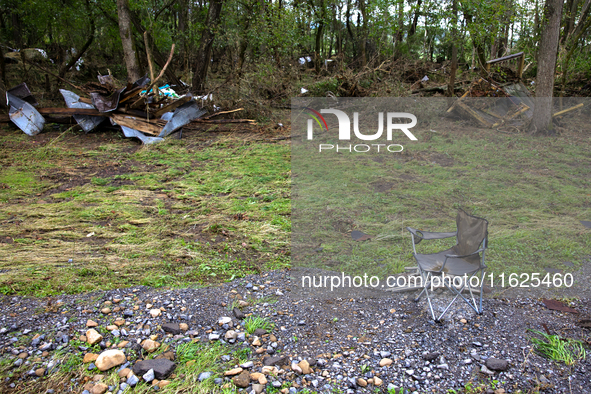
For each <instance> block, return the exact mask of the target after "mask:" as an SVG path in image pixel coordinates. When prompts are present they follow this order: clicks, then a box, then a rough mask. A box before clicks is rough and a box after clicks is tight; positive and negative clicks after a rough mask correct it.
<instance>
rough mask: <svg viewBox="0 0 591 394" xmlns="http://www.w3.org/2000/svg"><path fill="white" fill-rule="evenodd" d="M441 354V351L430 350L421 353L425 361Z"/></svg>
mask: <svg viewBox="0 0 591 394" xmlns="http://www.w3.org/2000/svg"><path fill="white" fill-rule="evenodd" d="M440 355H441V353H439V352H431V353H427V354H424V355H423V360H427V361H433V360H435V359H436V358H437V357H439V356H440Z"/></svg>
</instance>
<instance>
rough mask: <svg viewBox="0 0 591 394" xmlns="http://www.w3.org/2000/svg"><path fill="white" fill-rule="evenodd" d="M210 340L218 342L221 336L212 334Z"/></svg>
mask: <svg viewBox="0 0 591 394" xmlns="http://www.w3.org/2000/svg"><path fill="white" fill-rule="evenodd" d="M208 338H209V340H210V341H216V340H218V339H220V334H214V333H213V332H212V333H211V334H209V336H208Z"/></svg>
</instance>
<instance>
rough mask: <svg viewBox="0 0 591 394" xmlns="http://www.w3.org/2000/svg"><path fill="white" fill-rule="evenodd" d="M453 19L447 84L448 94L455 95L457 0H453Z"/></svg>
mask: <svg viewBox="0 0 591 394" xmlns="http://www.w3.org/2000/svg"><path fill="white" fill-rule="evenodd" d="M451 7H452V19H451V69H450V71H449V73H450V76H449V85H448V86H447V95H448V96H449V97H453V96H454V90H455V84H456V73H457V72H458V45H457V43H456V41H457V39H458V37H457V36H458V27H457V25H458V4H457V1H456V0H452V5H451Z"/></svg>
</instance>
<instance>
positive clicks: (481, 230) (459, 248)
mask: <svg viewBox="0 0 591 394" xmlns="http://www.w3.org/2000/svg"><path fill="white" fill-rule="evenodd" d="M456 225H457V228H458V235H457V239H458V244H457V245H456V247H455V248H454V249H455V251H456V253H457V254H459V255H467V254H470V253H474V252H476V251H477V250H478V248H479V246H480V244H481V243H482V241H483V240H484V239H485V238H487V236H488V221H487V220H486V219H482V218H479V217H476V216H472V215H469V214H467V213H466V212H464V211H463V210H461V209H460V210H459V211H458V216H457V217H456ZM466 260H468V261H469V262H471V263H474V264H478V263H479V262H480V254H478V255H474V256H470V257H469V258H467V259H466Z"/></svg>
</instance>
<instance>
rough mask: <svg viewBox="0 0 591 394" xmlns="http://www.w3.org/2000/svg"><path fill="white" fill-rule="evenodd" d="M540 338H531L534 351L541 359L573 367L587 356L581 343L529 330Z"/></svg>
mask: <svg viewBox="0 0 591 394" xmlns="http://www.w3.org/2000/svg"><path fill="white" fill-rule="evenodd" d="M530 331H531V332H533V333H534V334H537V335H538V336H540V337H541V338H537V337H531V338H530V340H531V342H532V343H533V344H534V345H535V351H536V352H537V353H538V354H540V355H541V356H543V357H546V358H548V359H550V360H553V361H556V362H558V363H564V364H566V365H568V366H572V365H575V364H576V363H577V362H578V361H581V360H584V359H585V358H586V356H587V352H586V351H585V347H584V345H583V342H581V341H577V340H575V339H570V338H562V337H561V336H559V335H550V334H547V333H544V332H541V331H536V330H530Z"/></svg>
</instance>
